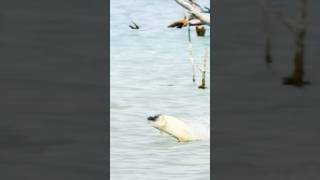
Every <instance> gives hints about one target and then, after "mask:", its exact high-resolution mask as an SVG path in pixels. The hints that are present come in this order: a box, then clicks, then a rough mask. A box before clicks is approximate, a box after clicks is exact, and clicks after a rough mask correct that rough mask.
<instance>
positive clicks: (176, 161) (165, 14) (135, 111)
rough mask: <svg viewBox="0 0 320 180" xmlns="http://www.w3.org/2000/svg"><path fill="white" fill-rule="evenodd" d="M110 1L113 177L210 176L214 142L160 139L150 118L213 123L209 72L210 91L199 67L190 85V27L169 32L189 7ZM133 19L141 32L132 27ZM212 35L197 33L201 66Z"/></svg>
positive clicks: (166, 1) (195, 40) (193, 179)
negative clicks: (203, 85)
mask: <svg viewBox="0 0 320 180" xmlns="http://www.w3.org/2000/svg"><path fill="white" fill-rule="evenodd" d="M199 3H200V4H204V3H206V2H205V1H199ZM110 4H111V12H110V15H111V19H110V26H111V29H110V33H111V34H110V40H111V42H110V46H111V47H110V56H111V70H110V78H111V79H110V81H111V84H110V86H111V92H110V97H111V100H110V101H111V102H110V104H111V105H110V112H111V114H110V116H111V124H110V136H111V142H110V143H111V145H110V146H111V152H110V158H111V162H110V166H111V168H110V171H111V172H110V176H111V179H113V180H121V179H139V180H141V179H159V180H160V179H163V180H170V179H184V180H196V179H197V180H202V179H203V180H205V179H209V178H210V143H209V141H198V142H192V143H177V142H176V141H175V139H173V138H171V137H166V136H161V135H160V134H159V132H158V131H157V130H156V129H154V128H152V127H151V126H150V125H149V124H148V122H147V119H146V118H147V117H148V116H150V115H154V114H159V113H160V114H169V115H173V116H176V117H178V118H183V119H187V120H189V121H191V122H193V123H201V124H209V123H210V122H209V121H210V84H209V81H210V79H209V77H210V71H209V70H208V73H207V83H208V84H207V85H208V87H209V88H208V89H206V90H200V89H198V88H197V86H198V85H199V80H200V73H199V71H198V70H197V76H196V77H197V82H196V83H195V84H193V83H192V80H191V64H190V62H189V60H188V52H187V47H188V43H187V42H188V41H187V29H182V30H181V29H169V28H167V25H168V24H169V23H171V22H172V21H174V20H177V19H180V18H181V17H182V16H183V14H184V10H183V9H182V8H181V7H180V6H179V5H177V4H176V3H175V2H174V1H173V0H164V1H149V0H137V1H134V0H131V1H116V0H111V3H110ZM204 5H205V4H204ZM206 5H207V6H208V4H206ZM131 20H134V21H135V22H136V23H137V24H138V25H140V29H139V30H132V29H130V28H129V27H128V24H130V21H131ZM193 31H194V29H193ZM209 34H210V32H207V36H206V37H202V38H198V37H196V36H195V32H192V36H193V37H192V41H193V50H194V55H195V58H196V62H197V63H198V64H199V63H201V62H202V60H203V55H204V49H205V47H208V48H209V46H210V38H209ZM209 66H210V63H209V64H208V67H209ZM208 132H209V131H208Z"/></svg>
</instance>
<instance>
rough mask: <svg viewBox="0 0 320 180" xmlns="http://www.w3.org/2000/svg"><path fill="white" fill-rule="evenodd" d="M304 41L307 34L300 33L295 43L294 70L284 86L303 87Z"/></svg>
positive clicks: (285, 80)
mask: <svg viewBox="0 0 320 180" xmlns="http://www.w3.org/2000/svg"><path fill="white" fill-rule="evenodd" d="M304 40H305V32H300V33H299V35H298V37H297V40H296V42H295V46H296V47H295V55H294V69H293V72H292V73H291V75H290V76H289V77H286V78H285V79H284V82H283V83H284V84H287V85H294V86H303V85H304V84H305V82H304V78H303V77H304V48H305V47H304Z"/></svg>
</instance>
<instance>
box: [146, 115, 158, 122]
mask: <svg viewBox="0 0 320 180" xmlns="http://www.w3.org/2000/svg"><path fill="white" fill-rule="evenodd" d="M159 116H160V114H158V115H155V116H149V117H148V120H149V121H156V120H157V119H158V117H159Z"/></svg>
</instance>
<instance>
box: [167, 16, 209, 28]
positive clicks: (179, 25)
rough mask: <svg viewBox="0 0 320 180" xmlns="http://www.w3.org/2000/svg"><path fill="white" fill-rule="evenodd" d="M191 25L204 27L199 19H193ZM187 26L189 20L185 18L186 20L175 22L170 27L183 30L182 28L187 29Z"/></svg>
mask: <svg viewBox="0 0 320 180" xmlns="http://www.w3.org/2000/svg"><path fill="white" fill-rule="evenodd" d="M189 25H190V26H199V25H203V23H202V22H201V21H200V20H199V19H195V18H193V19H190V20H189ZM186 26H188V20H187V18H186V17H185V18H184V19H181V20H178V21H175V22H173V23H172V24H170V25H169V26H168V27H169V28H182V27H186Z"/></svg>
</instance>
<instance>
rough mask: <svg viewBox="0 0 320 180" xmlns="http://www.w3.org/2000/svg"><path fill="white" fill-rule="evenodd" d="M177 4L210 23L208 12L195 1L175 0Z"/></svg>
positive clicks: (207, 23)
mask: <svg viewBox="0 0 320 180" xmlns="http://www.w3.org/2000/svg"><path fill="white" fill-rule="evenodd" d="M175 1H176V2H177V3H178V4H179V5H181V6H182V7H183V8H185V9H186V10H188V11H189V13H190V14H192V15H193V16H195V17H196V18H197V19H199V20H200V21H201V22H203V23H204V24H206V25H210V14H208V13H205V12H206V11H205V10H203V9H202V8H201V6H199V5H198V4H197V3H195V2H194V1H192V0H175Z"/></svg>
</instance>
